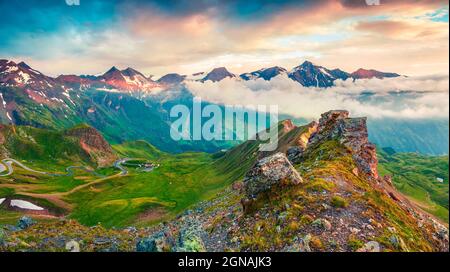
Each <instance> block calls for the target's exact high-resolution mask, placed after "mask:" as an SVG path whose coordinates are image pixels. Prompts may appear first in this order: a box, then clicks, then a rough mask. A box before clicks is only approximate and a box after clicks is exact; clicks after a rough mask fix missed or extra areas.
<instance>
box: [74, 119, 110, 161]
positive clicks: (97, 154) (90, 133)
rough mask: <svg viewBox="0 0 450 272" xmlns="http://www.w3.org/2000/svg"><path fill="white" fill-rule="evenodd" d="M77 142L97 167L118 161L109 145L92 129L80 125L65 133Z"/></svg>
mask: <svg viewBox="0 0 450 272" xmlns="http://www.w3.org/2000/svg"><path fill="white" fill-rule="evenodd" d="M66 134H67V135H68V136H72V137H75V138H77V139H78V140H79V143H80V146H81V148H82V149H83V150H84V151H85V152H86V153H87V154H88V155H89V156H90V157H91V159H92V160H93V161H94V162H95V163H96V164H97V165H98V166H99V167H103V166H110V165H112V164H113V163H114V161H116V160H117V159H118V157H117V155H116V154H115V153H114V151H113V149H112V148H111V146H110V145H109V143H108V142H107V141H106V140H105V139H104V138H103V136H102V135H101V134H100V133H99V132H98V131H97V130H96V129H95V128H93V127H90V126H87V125H81V126H79V127H75V128H73V129H70V130H68V131H67V132H66Z"/></svg>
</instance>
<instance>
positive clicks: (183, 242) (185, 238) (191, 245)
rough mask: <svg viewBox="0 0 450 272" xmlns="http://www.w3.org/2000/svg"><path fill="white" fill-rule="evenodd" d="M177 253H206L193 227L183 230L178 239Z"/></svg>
mask: <svg viewBox="0 0 450 272" xmlns="http://www.w3.org/2000/svg"><path fill="white" fill-rule="evenodd" d="M176 251H177V252H206V247H205V245H204V243H203V240H202V238H201V237H200V234H199V233H198V231H197V230H196V228H195V227H191V228H187V229H184V230H182V231H181V232H180V235H179V237H178V246H177V249H176Z"/></svg>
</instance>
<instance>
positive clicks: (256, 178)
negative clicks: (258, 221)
mask: <svg viewBox="0 0 450 272" xmlns="http://www.w3.org/2000/svg"><path fill="white" fill-rule="evenodd" d="M302 182H303V180H302V178H301V176H300V174H299V173H298V172H297V170H295V168H294V167H293V166H292V164H291V163H290V162H289V160H288V158H287V157H286V155H284V154H283V153H276V154H274V155H272V156H269V157H266V158H263V159H261V160H260V161H258V162H257V163H256V165H255V166H254V167H253V168H252V169H251V170H250V171H249V172H248V173H247V175H246V176H245V178H244V188H245V194H246V196H247V198H249V199H253V198H256V197H257V196H258V194H260V193H262V192H264V191H267V190H269V189H270V188H271V187H272V186H274V185H276V184H294V185H295V184H299V183H302Z"/></svg>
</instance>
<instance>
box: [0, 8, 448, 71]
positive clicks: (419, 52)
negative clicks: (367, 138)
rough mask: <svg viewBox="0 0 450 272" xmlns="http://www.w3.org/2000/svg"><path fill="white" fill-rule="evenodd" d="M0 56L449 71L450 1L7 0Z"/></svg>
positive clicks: (77, 64)
mask: <svg viewBox="0 0 450 272" xmlns="http://www.w3.org/2000/svg"><path fill="white" fill-rule="evenodd" d="M0 10H2V20H1V22H0V50H1V51H0V52H1V54H2V55H1V56H0V57H1V58H9V59H13V60H16V61H20V60H25V61H27V62H28V63H30V64H31V65H32V66H36V67H42V68H41V69H42V70H43V72H45V73H49V74H53V75H57V74H59V73H75V74H79V73H93V74H96V73H100V72H104V71H105V70H106V69H108V68H109V67H110V66H112V65H117V66H120V67H122V66H123V67H128V66H132V67H135V68H137V69H139V70H141V71H143V72H144V73H146V74H156V75H162V74H165V73H169V72H178V73H184V74H189V73H194V72H199V71H208V70H210V69H212V68H214V67H217V66H219V65H220V66H227V67H228V68H229V69H230V70H231V71H233V72H235V73H241V72H247V71H249V70H254V69H259V68H261V67H262V66H273V65H280V66H284V67H286V68H288V69H290V68H292V67H293V66H296V65H298V64H299V63H300V62H302V61H303V60H305V59H310V60H312V61H314V62H316V63H318V64H321V65H324V66H331V67H339V68H342V69H345V70H348V71H354V70H356V69H357V68H359V67H361V66H363V67H367V68H374V69H378V70H389V71H394V72H398V73H401V74H407V75H425V74H432V73H446V72H447V71H448V61H447V59H448V49H449V46H448V38H449V36H448V1H444V0H427V1H425V0H419V1H408V0H381V5H380V6H368V5H366V4H365V1H364V0H303V1H301V0H288V1H275V0H268V1H248V0H234V1H209V0H200V1H188V0H178V1H156V0H153V1H139V0H128V1H124V0H112V1H106V0H91V1H81V5H80V6H67V5H66V4H65V1H64V0H53V1H52V0H30V1H19V0H12V1H2V2H0Z"/></svg>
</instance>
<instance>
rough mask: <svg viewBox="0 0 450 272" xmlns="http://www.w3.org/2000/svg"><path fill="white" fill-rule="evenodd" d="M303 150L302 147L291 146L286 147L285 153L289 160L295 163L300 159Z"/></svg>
mask: <svg viewBox="0 0 450 272" xmlns="http://www.w3.org/2000/svg"><path fill="white" fill-rule="evenodd" d="M303 151H305V150H304V148H302V147H300V146H292V147H289V148H288V150H287V152H286V154H287V157H288V159H289V161H290V162H292V163H297V162H299V161H300V158H301V156H302V155H303Z"/></svg>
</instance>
